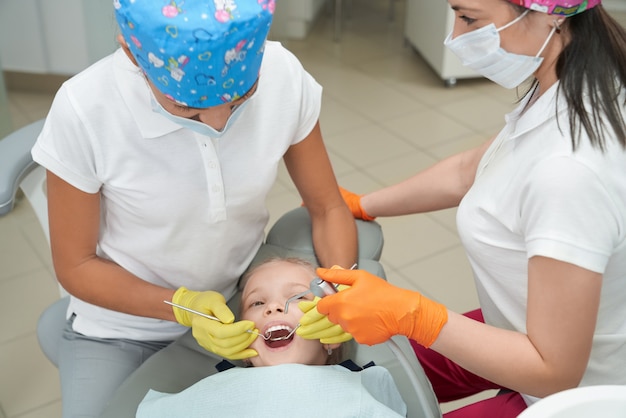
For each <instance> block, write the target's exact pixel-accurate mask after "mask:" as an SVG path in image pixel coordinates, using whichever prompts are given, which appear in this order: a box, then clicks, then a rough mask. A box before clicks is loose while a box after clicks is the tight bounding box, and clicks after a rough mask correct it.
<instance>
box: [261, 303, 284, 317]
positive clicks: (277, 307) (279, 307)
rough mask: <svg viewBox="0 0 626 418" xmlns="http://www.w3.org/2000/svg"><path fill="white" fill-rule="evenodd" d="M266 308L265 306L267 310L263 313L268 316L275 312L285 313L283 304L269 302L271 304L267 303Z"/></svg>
mask: <svg viewBox="0 0 626 418" xmlns="http://www.w3.org/2000/svg"><path fill="white" fill-rule="evenodd" d="M266 306H267V309H266V310H265V313H266V314H267V315H269V314H271V313H275V312H279V313H283V312H285V304H284V303H279V302H271V303H268V304H267V305H266Z"/></svg>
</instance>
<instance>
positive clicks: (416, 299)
mask: <svg viewBox="0 0 626 418" xmlns="http://www.w3.org/2000/svg"><path fill="white" fill-rule="evenodd" d="M317 274H318V275H319V277H320V278H322V279H324V280H326V281H329V282H331V283H338V284H344V285H349V286H350V288H348V289H346V290H345V291H343V292H339V293H337V294H335V295H331V296H327V297H325V298H323V299H322V300H320V301H319V303H318V304H317V309H318V310H319V312H320V313H321V314H327V315H328V319H330V321H332V322H334V323H337V324H339V325H341V327H342V328H343V329H344V330H346V331H347V332H349V333H350V334H352V336H353V337H354V339H355V340H357V341H358V342H359V343H363V344H367V345H374V344H379V343H382V342H384V341H387V340H388V339H389V338H391V337H392V336H394V335H405V336H407V337H408V338H411V339H413V340H415V341H417V342H418V343H420V344H422V345H423V346H425V347H430V345H431V344H432V343H433V342H435V340H436V339H437V337H438V335H439V332H440V331H441V329H442V328H443V326H444V325H445V324H446V322H447V320H448V310H447V309H446V307H445V306H443V305H441V304H439V303H437V302H434V301H432V300H430V299H428V298H426V297H424V296H422V294H420V293H419V292H414V291H411V290H406V289H400V288H398V287H396V286H393V285H391V284H389V283H388V282H386V281H385V280H383V279H381V278H380V277H377V276H374V275H373V274H370V273H368V272H366V271H364V270H337V269H331V270H328V269H322V268H319V269H317Z"/></svg>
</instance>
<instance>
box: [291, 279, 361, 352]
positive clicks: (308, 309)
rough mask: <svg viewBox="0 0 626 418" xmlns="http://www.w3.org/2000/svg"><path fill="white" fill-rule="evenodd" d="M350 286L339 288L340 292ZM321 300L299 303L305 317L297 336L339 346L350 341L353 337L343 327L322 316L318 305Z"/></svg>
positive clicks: (301, 320) (301, 319) (302, 319)
mask: <svg viewBox="0 0 626 418" xmlns="http://www.w3.org/2000/svg"><path fill="white" fill-rule="evenodd" d="M347 287H348V286H339V289H338V290H339V291H342V290H344V289H346V288H347ZM320 300H321V298H319V297H317V296H316V297H315V299H313V300H307V301H303V302H299V303H298V308H300V310H301V311H302V312H304V315H303V316H302V318H300V327H299V328H298V329H297V330H296V334H298V335H299V336H301V337H302V338H305V339H307V340H320V342H321V343H322V344H337V343H343V342H346V341H350V340H351V339H352V335H350V334H348V333H347V332H345V331H344V330H343V329H342V328H341V326H339V325H337V324H334V323H332V322H330V321H329V320H328V317H327V316H326V315H322V314H321V313H319V311H318V310H317V303H318V302H319V301H320Z"/></svg>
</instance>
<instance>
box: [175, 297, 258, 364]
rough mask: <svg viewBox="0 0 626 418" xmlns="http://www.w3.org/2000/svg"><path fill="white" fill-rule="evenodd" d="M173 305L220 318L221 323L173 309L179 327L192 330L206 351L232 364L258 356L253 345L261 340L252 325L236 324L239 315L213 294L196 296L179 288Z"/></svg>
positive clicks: (221, 298) (240, 322)
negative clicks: (252, 347) (253, 331)
mask: <svg viewBox="0 0 626 418" xmlns="http://www.w3.org/2000/svg"><path fill="white" fill-rule="evenodd" d="M172 302H174V303H176V304H178V305H182V306H185V307H187V308H191V309H193V310H195V311H198V312H202V313H206V314H209V315H213V316H215V317H217V318H218V319H219V320H220V321H221V322H218V321H214V320H212V319H208V318H204V317H202V316H200V315H196V314H194V313H191V312H187V311H185V310H182V309H177V308H176V307H174V308H172V309H173V310H174V315H175V316H176V321H178V323H179V324H181V325H184V326H187V327H191V329H192V333H193V336H194V338H195V339H196V341H198V344H200V346H202V347H203V348H204V349H206V350H208V351H211V352H213V353H215V354H217V355H219V356H221V357H225V358H227V359H231V360H241V359H245V358H249V357H254V356H257V355H258V354H257V352H256V351H255V350H253V349H251V348H249V347H250V344H252V342H253V341H254V340H255V339H256V338H257V336H258V334H257V333H250V332H248V331H252V330H254V328H255V327H254V322H252V321H238V322H234V321H235V315H234V314H233V313H232V311H231V310H230V308H228V306H227V305H226V299H224V296H222V295H221V294H220V293H217V292H213V291H205V292H194V291H191V290H188V289H187V288H185V287H181V288H179V289H178V290H177V291H176V293H174V296H173V297H172Z"/></svg>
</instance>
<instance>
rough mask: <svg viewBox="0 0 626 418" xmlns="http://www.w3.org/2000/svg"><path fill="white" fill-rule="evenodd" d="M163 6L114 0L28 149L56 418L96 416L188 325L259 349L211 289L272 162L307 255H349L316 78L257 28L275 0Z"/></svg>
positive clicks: (233, 351) (252, 215)
mask: <svg viewBox="0 0 626 418" xmlns="http://www.w3.org/2000/svg"><path fill="white" fill-rule="evenodd" d="M167 3H168V2H155V1H153V0H115V1H113V7H114V8H115V13H116V18H117V22H118V24H119V27H120V31H121V35H120V38H119V40H120V44H121V48H120V49H119V50H118V51H117V52H115V53H113V54H112V55H111V56H108V57H106V58H104V59H103V60H101V61H99V62H98V63H96V64H95V65H93V66H92V67H90V68H88V69H86V70H85V71H83V72H82V73H80V74H78V75H76V76H75V77H73V78H72V79H70V80H69V81H67V82H66V83H65V84H64V85H63V86H62V87H61V89H60V90H59V92H58V93H57V95H56V97H55V99H54V103H53V105H52V108H51V110H50V113H49V115H48V117H47V118H46V123H45V126H44V128H43V132H42V133H41V135H40V137H39V139H38V141H37V143H36V145H35V147H34V148H33V151H32V154H33V158H34V159H35V161H37V162H38V163H39V164H41V165H42V166H44V167H45V168H46V169H47V187H48V206H49V220H50V236H51V246H52V255H53V261H54V267H55V272H56V275H57V277H58V280H59V282H60V283H61V284H62V285H63V287H64V288H65V289H66V290H67V291H68V292H69V293H70V295H71V296H70V300H69V307H67V309H64V310H63V312H60V313H59V312H58V310H51V309H49V310H47V311H46V312H45V313H44V314H43V315H42V318H41V319H40V326H39V334H38V336H39V339H40V343H41V345H42V348H43V350H44V352H45V353H46V354H47V355H48V356H49V357H50V359H51V360H52V361H53V362H54V363H55V365H57V366H58V367H59V371H60V376H61V387H62V394H63V416H64V417H66V418H67V417H75V416H81V417H88V416H89V417H97V416H100V413H101V411H102V410H103V408H104V406H105V404H106V402H107V400H108V399H109V398H110V397H111V395H112V393H113V392H114V391H115V390H116V389H117V388H118V387H119V386H120V384H121V383H122V382H123V381H124V380H125V379H126V377H127V376H129V375H130V374H131V373H132V372H133V371H134V370H136V369H137V368H138V367H139V366H140V365H141V364H142V363H143V362H144V361H145V360H146V359H147V358H148V357H150V356H151V355H152V354H154V353H156V352H158V351H159V350H160V349H162V348H163V347H165V346H167V345H168V344H170V343H171V342H172V341H173V340H176V339H177V338H178V337H180V336H181V335H182V334H184V333H185V332H186V331H187V330H188V329H189V328H191V332H193V335H194V337H195V338H196V340H197V342H198V344H199V345H200V346H202V347H204V348H205V349H206V350H208V351H211V352H214V353H216V354H217V355H219V356H222V357H226V358H229V359H243V358H248V357H253V356H255V355H256V354H257V353H256V351H255V350H254V349H251V348H250V345H251V343H252V342H253V341H254V340H255V339H256V338H257V334H255V333H254V332H249V331H253V330H254V329H255V324H254V323H253V322H252V321H238V322H235V321H234V315H233V312H231V310H230V309H229V308H228V307H227V305H226V300H228V299H230V298H231V297H232V296H233V295H234V294H235V292H236V286H237V281H238V279H239V277H240V276H241V274H242V273H243V272H244V271H245V269H246V268H247V267H248V265H249V263H250V261H251V260H252V258H253V257H254V255H255V254H256V252H257V250H258V248H259V246H260V245H261V243H262V242H263V239H264V228H265V227H266V225H267V222H268V218H269V215H268V210H267V208H266V206H265V201H266V198H267V195H268V193H269V191H270V189H271V187H272V186H273V184H274V181H275V179H276V174H277V171H278V169H279V164H280V162H281V160H282V161H284V163H285V165H286V167H287V170H288V172H289V174H290V176H291V178H292V180H293V182H294V183H295V186H296V187H297V189H298V192H299V193H300V195H301V197H302V199H303V201H304V202H306V206H307V208H308V210H309V214H310V216H311V220H312V229H313V241H314V247H315V250H316V255H317V256H318V259H319V261H320V263H321V264H322V265H325V266H331V265H334V264H339V265H341V266H344V267H346V268H348V267H349V266H351V265H352V264H353V263H354V262H355V260H356V256H357V243H356V227H355V222H354V218H353V217H352V215H351V213H350V211H349V209H348V208H347V207H346V205H345V203H344V201H343V200H342V198H341V195H340V193H339V190H338V187H337V182H336V180H335V177H334V174H333V171H332V168H331V164H330V161H329V158H328V155H327V153H326V150H325V146H324V143H323V140H322V135H321V131H320V126H319V122H318V119H319V115H320V107H321V97H322V89H321V86H320V85H319V84H318V83H317V82H316V81H315V80H314V79H313V77H311V75H309V74H308V73H307V72H306V71H305V70H304V69H303V68H302V65H301V64H300V63H299V61H298V60H297V59H296V58H295V57H294V56H293V55H292V54H291V53H290V52H289V51H287V50H286V49H285V48H283V47H282V46H281V45H280V44H279V43H277V42H271V41H267V40H266V37H267V35H268V32H269V30H270V25H271V22H272V18H273V13H274V8H275V2H274V1H273V0H265V1H257V0H232V1H228V2H223V1H213V0H203V1H201V0H197V1H187V2H169V3H170V4H167ZM164 301H173V302H175V303H177V304H180V305H184V306H186V307H189V308H192V309H194V310H197V311H202V312H204V313H207V314H210V315H213V316H216V317H218V318H219V319H220V320H221V322H217V321H211V320H209V319H206V318H203V317H201V316H199V315H193V314H187V312H185V311H182V310H176V311H174V310H173V308H172V307H171V306H169V305H167V304H165V303H164ZM54 315H57V316H54ZM59 323H60V324H61V326H59V327H56V324H59ZM51 324H52V325H51ZM63 327H65V329H63ZM346 338H350V337H349V336H343V337H341V336H340V337H339V339H344V340H345V339H346ZM170 378H176V376H170Z"/></svg>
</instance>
